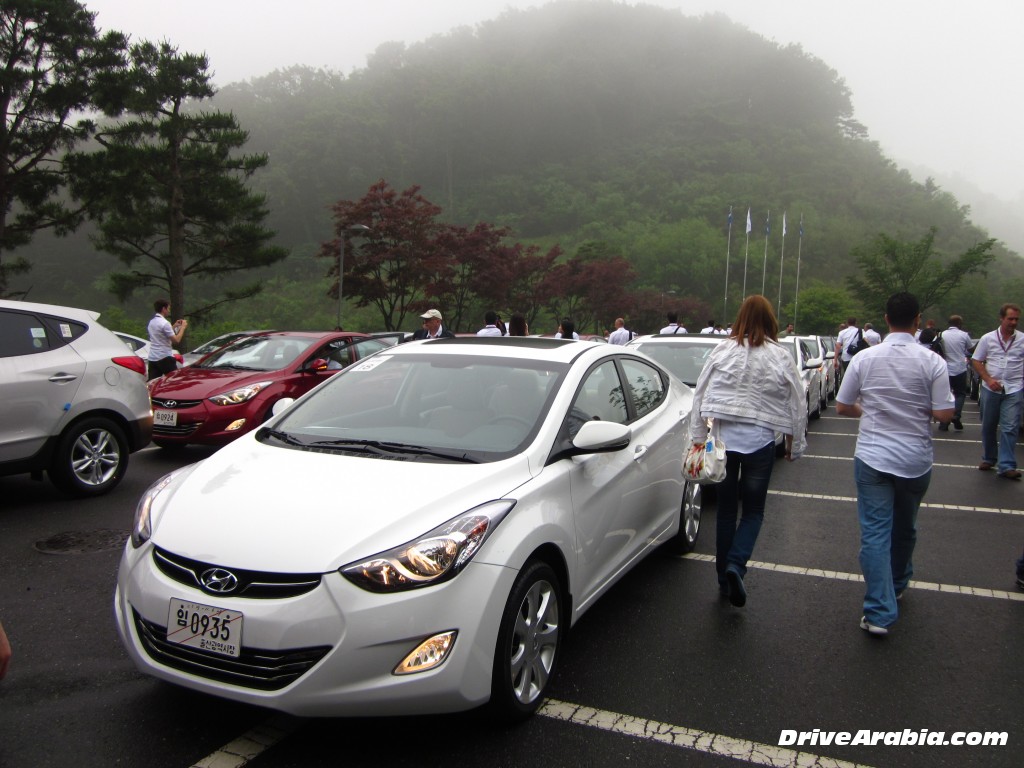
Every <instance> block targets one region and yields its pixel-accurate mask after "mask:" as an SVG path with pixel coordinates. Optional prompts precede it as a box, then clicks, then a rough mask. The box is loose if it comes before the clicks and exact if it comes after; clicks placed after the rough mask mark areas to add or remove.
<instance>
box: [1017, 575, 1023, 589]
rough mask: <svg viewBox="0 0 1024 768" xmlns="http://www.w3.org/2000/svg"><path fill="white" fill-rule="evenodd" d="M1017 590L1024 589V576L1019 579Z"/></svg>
mask: <svg viewBox="0 0 1024 768" xmlns="http://www.w3.org/2000/svg"><path fill="white" fill-rule="evenodd" d="M1017 589H1024V576H1018V577H1017Z"/></svg>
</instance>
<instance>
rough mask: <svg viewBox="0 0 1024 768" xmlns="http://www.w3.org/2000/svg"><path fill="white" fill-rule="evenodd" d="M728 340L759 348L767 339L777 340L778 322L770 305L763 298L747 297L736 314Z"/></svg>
mask: <svg viewBox="0 0 1024 768" xmlns="http://www.w3.org/2000/svg"><path fill="white" fill-rule="evenodd" d="M730 338H732V339H735V340H736V343H737V344H742V343H744V342H746V343H747V344H748V345H749V346H751V347H760V346H761V345H762V344H764V343H765V341H767V340H768V339H771V340H772V341H778V340H779V321H778V320H776V319H775V313H774V312H773V311H772V304H771V302H770V301H768V299H766V298H765V297H764V296H760V295H754V296H747V298H746V299H745V300H744V301H743V304H742V305H740V311H739V312H737V313H736V322H735V323H733V324H732V334H731V336H730Z"/></svg>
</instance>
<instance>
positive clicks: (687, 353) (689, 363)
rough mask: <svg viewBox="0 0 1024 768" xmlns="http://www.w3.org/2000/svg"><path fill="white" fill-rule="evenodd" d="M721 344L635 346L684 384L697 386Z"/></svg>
mask: <svg viewBox="0 0 1024 768" xmlns="http://www.w3.org/2000/svg"><path fill="white" fill-rule="evenodd" d="M719 343H720V342H692V343H691V342H685V343H682V342H680V343H678V344H670V343H667V342H663V341H658V342H649V343H643V342H641V343H639V344H636V345H634V348H635V349H639V350H640V351H641V352H643V353H644V354H645V355H647V356H648V357H653V358H654V359H655V360H657V361H658V362H659V363H661V364H662V365H663V366H664V367H665V368H668V370H669V371H671V372H672V373H674V374H675V375H676V377H677V378H679V379H680V380H681V381H682V382H683V383H684V384H689V385H690V386H691V387H695V386H697V378H698V377H699V376H700V372H701V371H702V370H704V365H705V364H706V363H707V361H708V358H709V357H711V352H712V351H713V350H714V348H715V347H717V346H718V344H719Z"/></svg>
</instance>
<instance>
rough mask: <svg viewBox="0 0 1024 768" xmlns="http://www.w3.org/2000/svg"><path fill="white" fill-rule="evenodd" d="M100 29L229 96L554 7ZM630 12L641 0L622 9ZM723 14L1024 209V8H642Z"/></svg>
mask: <svg viewBox="0 0 1024 768" xmlns="http://www.w3.org/2000/svg"><path fill="white" fill-rule="evenodd" d="M82 2H83V3H84V5H85V6H86V7H87V8H88V9H89V10H90V11H93V12H95V13H96V14H97V19H96V22H97V25H98V26H99V27H100V28H101V29H117V30H120V31H122V32H125V33H127V34H129V35H131V36H132V39H133V40H136V41H138V40H143V39H148V40H154V41H158V40H164V39H166V40H169V41H170V42H171V43H173V44H175V45H177V46H178V48H179V50H181V51H188V52H193V53H201V52H205V53H206V54H207V56H208V57H209V59H210V66H211V69H212V70H213V71H214V73H215V76H214V82H215V83H216V84H217V85H218V86H223V85H226V84H228V83H231V82H236V81H239V80H248V79H249V78H251V77H258V76H260V75H265V74H267V73H269V72H272V71H274V70H275V69H280V68H284V67H287V66H290V65H292V64H305V65H309V66H313V67H326V68H329V69H333V70H337V71H340V72H343V73H345V74H348V73H350V72H351V71H352V70H353V69H357V68H361V67H364V66H365V65H366V60H367V56H368V55H369V54H371V53H372V52H373V51H374V50H375V49H376V48H377V46H378V45H380V44H381V43H384V42H388V41H392V40H400V41H404V42H406V43H415V42H418V41H421V40H424V39H426V38H428V37H430V36H432V35H435V34H441V33H445V32H447V31H449V30H450V29H452V28H454V27H458V26H467V25H468V26H475V25H476V24H478V23H479V22H481V21H486V20H488V19H492V18H495V17H497V16H498V15H500V14H501V12H502V11H503V10H505V9H507V8H529V7H533V6H540V5H545V4H546V0H434V1H433V2H424V0H284V1H282V0H175V2H173V3H155V2H150V0H82ZM623 2H625V3H626V4H629V5H636V4H638V2H637V1H636V0H623ZM644 4H647V5H659V6H663V7H667V8H677V9H680V10H681V11H682V12H683V13H684V14H686V15H700V14H703V13H706V12H721V13H724V14H726V15H727V16H729V17H730V18H732V19H733V20H734V21H737V22H740V23H742V24H744V25H745V26H747V27H748V28H750V29H751V30H753V31H754V32H756V33H758V34H761V35H763V36H764V37H766V38H768V39H771V40H775V41H776V42H778V43H780V44H788V43H799V44H800V45H801V46H803V48H804V50H805V51H807V52H809V53H812V54H814V55H815V56H817V57H819V58H821V59H822V60H823V61H825V62H826V63H827V64H828V65H829V66H830V67H832V68H833V69H835V70H836V71H837V72H838V73H839V75H840V76H841V77H843V78H844V79H845V80H846V83H847V85H848V86H849V87H850V90H851V92H852V93H853V103H854V109H855V117H856V118H857V119H859V120H860V121H861V122H862V123H864V124H865V125H866V126H867V127H868V130H869V131H870V134H871V137H872V138H873V139H874V140H876V141H878V142H879V144H880V145H881V146H882V149H883V150H884V151H885V152H886V154H887V155H888V156H889V157H891V158H892V159H893V160H895V161H896V162H897V163H899V164H900V165H902V166H906V165H907V164H918V165H923V166H927V167H928V168H930V169H933V170H934V171H936V172H938V173H940V174H942V173H944V174H959V175H961V176H963V177H964V178H966V179H968V180H969V181H971V182H973V183H974V184H976V185H977V186H978V187H980V188H981V189H982V190H984V191H986V192H989V193H991V194H994V195H998V196H999V197H1002V198H1004V199H1006V200H1017V199H1018V198H1020V202H1021V203H1022V204H1024V138H1022V137H1021V135H1020V127H1021V125H1022V120H1021V118H1022V116H1024V106H1022V104H1024V101H1022V99H1021V95H1020V92H1019V91H1020V85H1019V83H1020V78H1021V75H1022V73H1024V45H1022V44H1021V43H1020V36H1021V32H1022V28H1024V24H1022V22H1024V2H1021V1H1020V0H859V1H858V2H842V3H840V2H838V0H647V2H646V3H644Z"/></svg>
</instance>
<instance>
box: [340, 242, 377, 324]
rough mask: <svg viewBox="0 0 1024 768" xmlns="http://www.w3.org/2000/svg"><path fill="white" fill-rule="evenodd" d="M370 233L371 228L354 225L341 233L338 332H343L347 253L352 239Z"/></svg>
mask: <svg viewBox="0 0 1024 768" xmlns="http://www.w3.org/2000/svg"><path fill="white" fill-rule="evenodd" d="M369 231H370V228H369V227H368V226H366V225H365V224H353V225H352V226H350V227H345V229H344V231H343V232H342V233H341V249H340V250H339V251H338V330H339V331H340V330H341V327H342V326H341V303H342V301H343V300H344V299H343V294H342V292H341V289H342V281H343V280H344V278H345V253H346V251H348V249H349V248H351V247H352V238H353V237H355V236H357V235H365V234H366V233H367V232H369Z"/></svg>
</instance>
